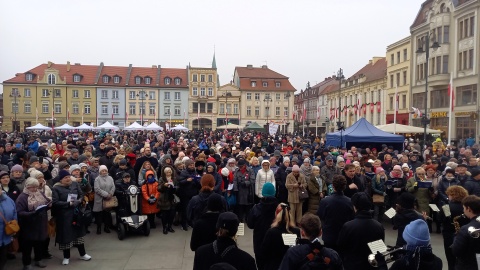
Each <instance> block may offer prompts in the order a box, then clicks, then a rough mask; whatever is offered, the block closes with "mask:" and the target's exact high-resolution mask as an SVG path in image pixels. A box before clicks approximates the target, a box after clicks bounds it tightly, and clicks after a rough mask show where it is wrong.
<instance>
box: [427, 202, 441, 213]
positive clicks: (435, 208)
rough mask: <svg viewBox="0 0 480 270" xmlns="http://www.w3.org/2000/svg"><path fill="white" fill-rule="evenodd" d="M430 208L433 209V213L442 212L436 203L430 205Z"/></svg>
mask: <svg viewBox="0 0 480 270" xmlns="http://www.w3.org/2000/svg"><path fill="white" fill-rule="evenodd" d="M428 206H430V208H432V210H433V211H435V212H440V209H438V207H437V205H436V204H434V203H431V204H429V205H428Z"/></svg>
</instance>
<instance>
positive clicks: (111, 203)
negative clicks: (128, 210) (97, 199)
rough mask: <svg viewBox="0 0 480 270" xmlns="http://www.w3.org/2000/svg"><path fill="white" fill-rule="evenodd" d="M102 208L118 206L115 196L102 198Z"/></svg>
mask: <svg viewBox="0 0 480 270" xmlns="http://www.w3.org/2000/svg"><path fill="white" fill-rule="evenodd" d="M102 205H103V209H110V208H114V207H117V206H118V199H117V197H115V196H113V197H112V198H111V199H110V200H105V199H103V203H102Z"/></svg>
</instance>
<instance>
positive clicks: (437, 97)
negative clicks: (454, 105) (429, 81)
mask: <svg viewBox="0 0 480 270" xmlns="http://www.w3.org/2000/svg"><path fill="white" fill-rule="evenodd" d="M449 102H450V98H449V97H448V94H447V89H442V90H433V91H430V107H431V108H447V107H448V104H449Z"/></svg>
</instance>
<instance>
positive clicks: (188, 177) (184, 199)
mask: <svg viewBox="0 0 480 270" xmlns="http://www.w3.org/2000/svg"><path fill="white" fill-rule="evenodd" d="M200 187H201V186H200V179H197V172H196V170H195V162H194V161H193V160H191V159H187V160H186V161H185V170H183V171H181V172H180V175H179V176H178V191H177V195H178V196H179V197H180V203H179V204H178V208H177V209H178V211H179V212H180V213H181V216H182V221H181V224H182V228H183V230H185V231H186V230H188V227H187V221H188V220H187V206H188V204H189V202H190V200H191V199H192V197H193V196H195V195H197V194H198V192H199V190H200Z"/></svg>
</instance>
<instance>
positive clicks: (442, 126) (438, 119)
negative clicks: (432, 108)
mask: <svg viewBox="0 0 480 270" xmlns="http://www.w3.org/2000/svg"><path fill="white" fill-rule="evenodd" d="M430 128H431V129H437V130H441V131H443V133H442V136H445V138H447V137H448V112H446V111H444V112H432V113H430Z"/></svg>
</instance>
